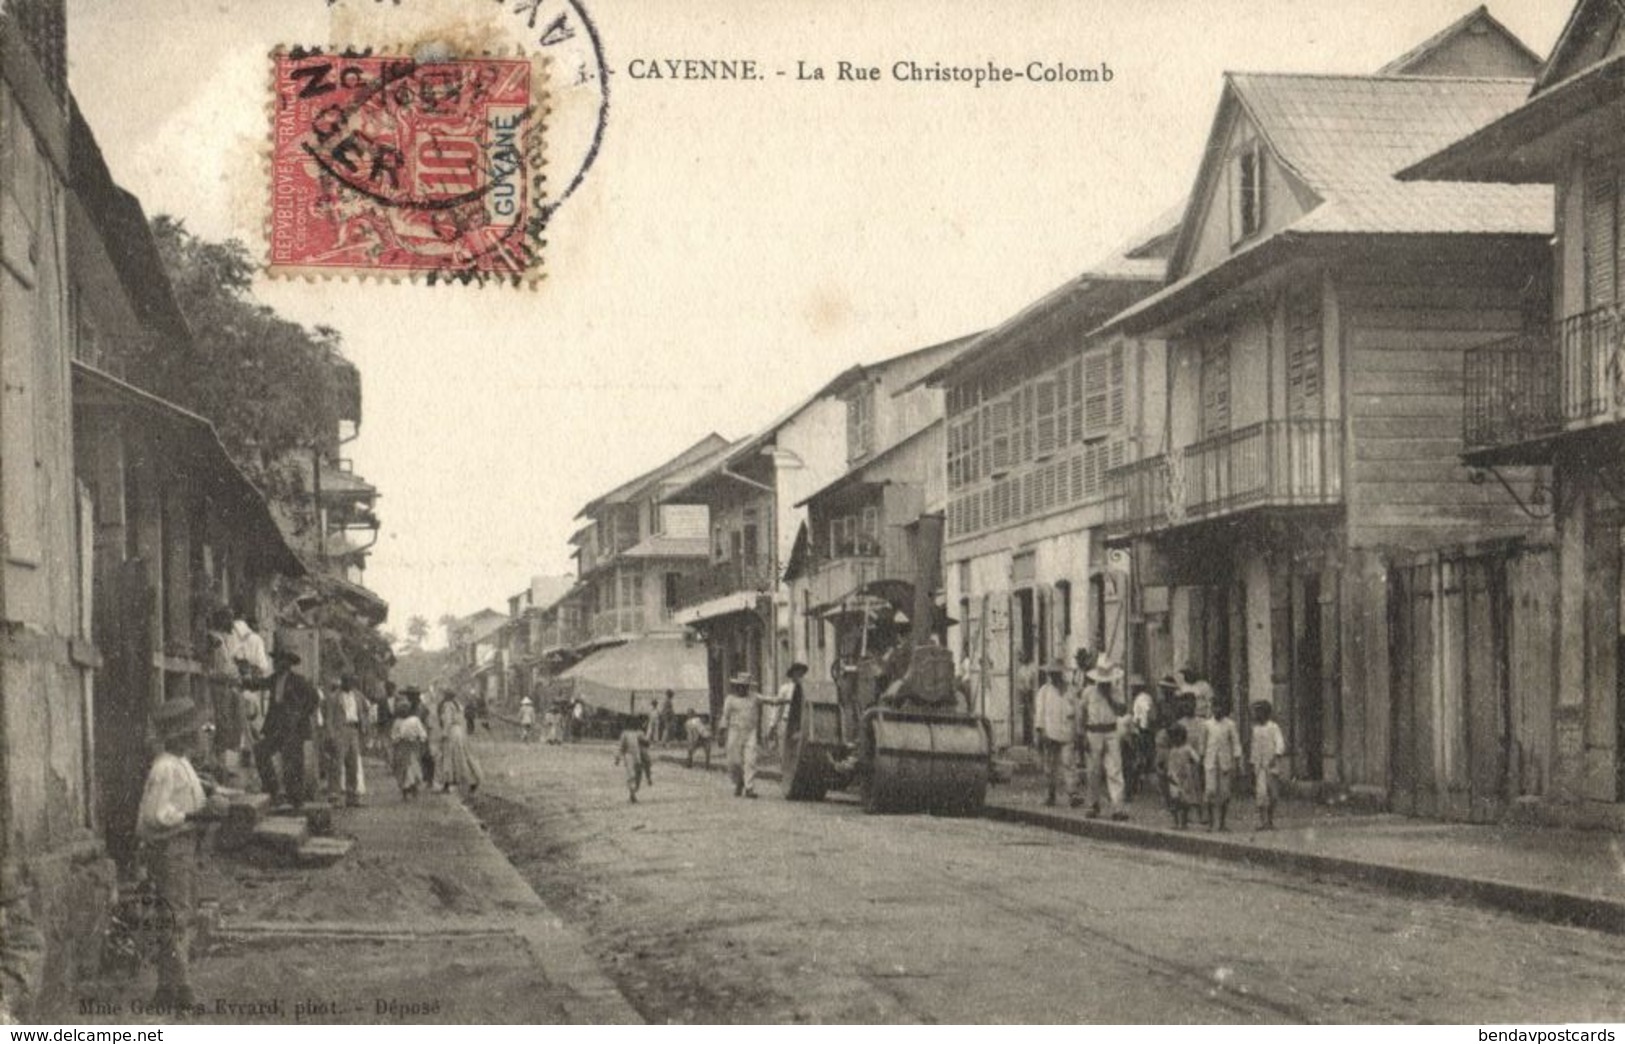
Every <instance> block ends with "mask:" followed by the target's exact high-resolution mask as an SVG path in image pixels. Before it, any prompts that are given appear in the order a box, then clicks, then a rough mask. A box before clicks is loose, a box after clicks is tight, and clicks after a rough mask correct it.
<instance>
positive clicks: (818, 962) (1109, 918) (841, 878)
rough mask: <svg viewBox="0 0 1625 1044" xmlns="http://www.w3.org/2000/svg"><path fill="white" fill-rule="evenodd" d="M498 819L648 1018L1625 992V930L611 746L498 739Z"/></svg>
mask: <svg viewBox="0 0 1625 1044" xmlns="http://www.w3.org/2000/svg"><path fill="white" fill-rule="evenodd" d="M481 754H482V756H483V757H484V758H485V760H486V765H487V768H488V769H489V770H490V776H491V778H490V780H489V782H488V785H487V787H486V788H485V789H484V790H482V792H481V793H480V794H479V795H478V796H477V798H476V799H475V801H474V805H475V808H476V811H477V812H478V813H479V814H480V815H481V816H482V817H483V818H484V819H485V821H486V822H487V824H488V825H489V826H490V827H491V828H492V830H493V833H494V837H495V840H496V841H497V842H498V844H499V846H501V847H502V848H503V849H504V850H505V851H506V852H507V853H508V854H509V856H510V857H511V858H512V859H513V860H514V862H515V863H516V865H517V866H518V868H519V869H520V871H521V872H522V873H523V874H524V875H525V876H526V877H527V878H528V879H529V880H530V881H531V883H532V885H533V886H534V887H535V888H536V889H537V891H538V892H540V893H541V895H542V897H543V899H544V900H545V901H546V902H547V903H548V904H549V906H551V907H552V908H553V909H555V910H556V911H558V912H559V913H560V914H561V915H563V916H564V917H565V918H566V919H567V920H569V921H572V922H574V923H575V924H576V925H577V926H579V927H581V928H583V929H584V930H585V931H586V932H587V933H588V935H589V937H590V940H591V941H590V944H589V945H590V948H591V950H592V953H593V955H594V956H595V957H597V958H598V959H599V960H600V961H601V962H602V963H603V965H604V967H605V969H606V971H608V972H609V974H610V975H611V977H612V978H613V979H614V980H615V981H616V983H617V984H618V985H619V986H620V988H621V989H622V990H623V991H624V992H625V993H626V995H627V996H628V998H629V999H630V1000H631V1001H632V1003H633V1004H634V1006H636V1007H637V1008H638V1009H639V1011H640V1012H641V1013H642V1014H643V1015H644V1017H645V1018H647V1019H649V1020H651V1021H681V1022H712V1021H721V1022H747V1021H767V1022H796V1021H808V1022H1016V1021H1033V1022H1060V1021H1086V1022H1142V1021H1152V1022H1368V1021H1407V1022H1410V1021H1423V1022H1427V1021H1445V1022H1504V1021H1527V1020H1564V1021H1583V1020H1603V1019H1618V1018H1620V1017H1621V1013H1622V1009H1625V1002H1621V1001H1620V999H1619V998H1620V995H1621V994H1620V986H1621V985H1622V984H1625V974H1622V973H1621V972H1620V970H1619V968H1620V965H1619V963H1618V961H1617V957H1616V955H1617V950H1618V942H1619V941H1618V940H1617V939H1616V938H1613V937H1610V936H1606V935H1600V934H1595V933H1591V932H1587V931H1585V930H1581V929H1570V928H1562V927H1556V926H1552V925H1547V924H1538V923H1533V922H1527V921H1523V920H1521V919H1518V918H1515V917H1510V916H1504V915H1498V914H1494V913H1489V912H1486V911H1482V910H1479V909H1476V908H1472V907H1468V906H1464V905H1456V904H1452V903H1444V902H1438V901H1432V900H1414V901H1413V900H1407V899H1404V898H1402V897H1396V896H1392V895H1388V894H1385V893H1379V892H1376V891H1368V890H1364V889H1356V888H1349V887H1345V886H1342V885H1337V884H1332V883H1322V882H1316V881H1311V880H1309V879H1306V878H1298V877H1292V876H1287V875H1281V874H1277V873H1274V872H1265V871H1254V870H1251V869H1248V868H1246V867H1241V866H1236V865H1231V864H1221V863H1211V862H1204V861H1198V860H1193V859H1188V858H1184V857H1178V856H1171V855H1163V854H1160V853H1150V852H1145V851H1140V850H1136V849H1130V848H1120V847H1114V846H1109V845H1103V844H1098V843H1091V842H1088V841H1083V840H1080V839H1076V838H1072V837H1067V836H1063V835H1060V834H1055V833H1050V832H1046V831H1043V830H1040V829H1036V828H1029V827H1020V826H1011V825H1004V824H998V823H992V822H987V821H981V820H969V821H964V820H943V819H933V818H930V817H923V816H921V817H886V818H872V817H867V816H864V815H863V814H862V813H861V812H860V811H859V810H858V809H857V808H856V807H854V806H853V805H851V804H849V803H844V802H839V801H836V800H831V801H830V802H827V803H825V804H821V805H796V804H790V803H787V802H785V801H783V800H782V799H781V798H780V796H779V793H778V787H777V785H776V784H772V783H769V784H767V785H766V786H765V787H764V788H763V799H762V800H759V801H745V800H739V799H735V798H734V797H732V796H731V793H730V792H729V790H728V787H727V784H726V782H725V780H724V779H723V778H722V777H721V776H719V775H715V774H707V773H703V772H700V771H698V770H694V771H687V770H684V769H683V768H681V767H677V766H670V765H665V764H661V763H657V764H656V766H655V770H654V773H655V785H654V786H653V787H652V788H646V789H645V790H644V791H643V793H642V794H641V795H640V802H639V804H637V805H629V804H628V803H627V800H626V792H625V790H624V788H623V785H622V774H621V770H620V769H618V768H615V767H613V766H612V765H611V756H612V755H611V752H610V750H609V749H608V748H607V747H603V746H584V747H564V748H559V747H544V746H529V747H524V746H520V745H518V744H516V743H496V744H485V745H482V747H481Z"/></svg>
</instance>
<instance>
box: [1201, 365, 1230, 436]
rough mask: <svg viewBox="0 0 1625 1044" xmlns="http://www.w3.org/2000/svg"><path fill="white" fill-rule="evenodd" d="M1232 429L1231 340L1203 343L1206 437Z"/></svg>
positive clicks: (1203, 410) (1204, 433) (1204, 422)
mask: <svg viewBox="0 0 1625 1044" xmlns="http://www.w3.org/2000/svg"><path fill="white" fill-rule="evenodd" d="M1229 430H1230V344H1229V342H1228V341H1221V342H1219V343H1217V344H1211V343H1210V344H1205V345H1203V346H1202V438H1204V439H1206V438H1211V437H1213V436H1214V435H1222V434H1224V433H1225V432H1227V431H1229Z"/></svg>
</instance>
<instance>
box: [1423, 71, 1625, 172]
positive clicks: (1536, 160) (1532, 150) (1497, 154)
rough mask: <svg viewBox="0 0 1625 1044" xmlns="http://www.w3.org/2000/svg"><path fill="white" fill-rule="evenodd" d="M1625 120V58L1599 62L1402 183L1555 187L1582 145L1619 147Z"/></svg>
mask: <svg viewBox="0 0 1625 1044" xmlns="http://www.w3.org/2000/svg"><path fill="white" fill-rule="evenodd" d="M1622 116H1625V55H1618V56H1615V57H1613V58H1610V59H1607V60H1606V61H1602V62H1598V63H1597V64H1596V65H1593V66H1591V67H1590V68H1589V69H1586V70H1585V71H1583V72H1580V73H1578V74H1576V75H1574V76H1571V77H1570V78H1569V79H1567V80H1564V81H1563V82H1562V83H1559V84H1557V85H1556V86H1555V87H1550V88H1548V89H1546V90H1544V91H1542V92H1541V93H1539V94H1536V95H1534V96H1533V97H1531V98H1530V99H1529V100H1528V101H1526V102H1524V103H1523V104H1522V105H1520V106H1519V107H1518V108H1516V109H1513V110H1512V111H1511V112H1509V113H1507V114H1506V115H1505V116H1502V117H1501V118H1500V119H1498V120H1496V121H1494V122H1493V123H1488V124H1485V125H1484V126H1483V127H1480V128H1479V129H1478V130H1476V131H1474V132H1473V133H1471V134H1469V135H1467V136H1466V137H1465V138H1462V139H1461V140H1460V141H1457V142H1455V143H1454V144H1452V145H1450V146H1449V147H1447V148H1445V149H1442V150H1440V151H1439V152H1436V153H1434V154H1433V155H1431V156H1429V157H1428V158H1426V159H1424V160H1422V161H1421V162H1420V163H1416V164H1413V165H1411V166H1410V167H1407V168H1406V169H1404V170H1402V171H1400V172H1399V174H1398V175H1396V177H1398V178H1399V180H1401V181H1492V182H1502V183H1508V184H1516V185H1527V184H1553V183H1555V182H1556V180H1557V174H1558V171H1559V170H1560V169H1561V166H1562V163H1563V160H1564V157H1565V155H1566V154H1567V153H1568V152H1569V150H1570V149H1571V148H1573V146H1574V145H1575V144H1577V143H1579V142H1583V141H1587V140H1590V139H1599V140H1601V141H1602V142H1603V143H1604V144H1606V145H1607V146H1608V147H1610V148H1614V147H1617V142H1618V141H1619V127H1620V120H1621V117H1622Z"/></svg>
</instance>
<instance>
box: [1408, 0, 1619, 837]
mask: <svg viewBox="0 0 1625 1044" xmlns="http://www.w3.org/2000/svg"><path fill="white" fill-rule="evenodd" d="M1527 94H1528V96H1527V98H1526V99H1525V100H1524V101H1523V103H1522V104H1521V105H1519V106H1518V107H1516V108H1514V109H1513V110H1512V111H1510V112H1508V113H1506V114H1505V115H1503V116H1502V117H1501V118H1500V119H1497V120H1495V121H1494V122H1492V123H1490V124H1488V125H1487V126H1484V127H1482V128H1479V129H1478V130H1476V131H1474V132H1473V133H1472V134H1470V135H1468V136H1466V137H1465V138H1463V139H1462V140H1460V141H1459V142H1456V143H1454V144H1451V145H1450V146H1449V147H1448V148H1444V149H1443V150H1442V151H1440V152H1439V153H1437V154H1436V155H1434V156H1431V157H1429V158H1427V159H1425V160H1423V161H1422V162H1420V163H1419V164H1417V165H1415V166H1414V167H1412V168H1410V169H1409V170H1407V171H1406V172H1405V174H1404V176H1405V177H1406V178H1408V179H1409V178H1415V179H1420V180H1423V181H1429V182H1437V181H1446V180H1448V181H1463V182H1495V183H1503V184H1508V185H1550V186H1555V190H1556V191H1555V200H1554V204H1553V209H1552V211H1551V214H1552V217H1553V219H1554V222H1555V226H1556V232H1557V236H1556V239H1555V240H1553V247H1552V251H1551V284H1552V288H1551V298H1550V300H1551V313H1550V315H1551V318H1550V320H1549V321H1547V320H1546V312H1545V310H1544V309H1531V310H1530V314H1529V322H1527V323H1526V324H1525V325H1524V326H1523V328H1522V329H1520V330H1517V331H1509V334H1510V335H1509V336H1508V337H1507V338H1506V339H1504V340H1502V341H1499V342H1497V343H1493V344H1487V345H1484V346H1482V347H1480V348H1477V349H1475V350H1474V351H1472V352H1469V353H1468V356H1467V360H1466V367H1465V371H1464V374H1463V385H1464V387H1463V389H1462V392H1463V401H1462V405H1461V410H1462V412H1463V420H1464V424H1465V427H1464V431H1463V438H1464V441H1465V443H1466V446H1465V449H1466V452H1465V454H1464V460H1465V461H1466V463H1467V464H1469V465H1471V466H1473V467H1475V468H1478V469H1481V472H1482V474H1484V475H1485V476H1486V477H1487V479H1489V480H1490V481H1487V482H1486V485H1487V486H1488V487H1489V488H1491V489H1493V490H1503V487H1505V488H1504V490H1503V495H1504V496H1506V497H1508V498H1509V499H1510V498H1516V499H1517V500H1519V501H1521V502H1522V503H1524V504H1526V505H1528V506H1529V507H1530V509H1531V511H1533V512H1534V513H1537V514H1542V515H1548V516H1551V517H1552V518H1553V522H1554V525H1555V534H1556V549H1555V552H1554V553H1553V554H1549V555H1547V556H1546V557H1544V558H1543V559H1542V561H1541V569H1540V570H1539V571H1536V572H1532V573H1531V575H1529V576H1527V577H1523V578H1520V579H1521V580H1522V581H1523V582H1521V583H1519V584H1516V585H1514V586H1512V587H1510V588H1506V589H1502V590H1500V591H1498V592H1497V594H1498V595H1499V596H1500V597H1501V598H1503V599H1504V600H1506V601H1507V602H1509V603H1511V611H1512V612H1513V613H1514V614H1517V613H1519V612H1520V611H1521V610H1522V609H1523V607H1525V606H1529V607H1533V608H1534V609H1536V610H1538V611H1539V612H1540V613H1541V614H1542V617H1541V618H1540V619H1538V620H1536V621H1534V622H1535V624H1536V626H1533V627H1531V628H1530V632H1529V634H1528V635H1527V636H1524V637H1525V640H1522V641H1517V642H1515V643H1514V644H1513V658H1512V662H1511V664H1510V674H1511V677H1512V679H1513V684H1512V686H1511V691H1510V694H1509V702H1508V707H1507V710H1508V713H1510V714H1511V715H1512V716H1513V717H1514V720H1515V722H1516V723H1517V725H1518V727H1519V733H1518V736H1517V743H1516V745H1515V746H1514V748H1513V751H1512V754H1513V756H1514V757H1515V759H1516V764H1517V766H1518V767H1519V768H1520V770H1521V772H1520V782H1521V783H1522V784H1523V788H1522V790H1521V793H1524V794H1528V795H1531V796H1540V797H1544V798H1546V799H1547V800H1545V801H1542V802H1539V803H1538V804H1534V803H1532V805H1533V808H1534V811H1537V812H1539V813H1541V814H1543V815H1546V816H1550V817H1552V818H1558V819H1562V820H1581V821H1584V822H1589V823H1598V822H1601V823H1607V824H1610V825H1612V826H1614V827H1616V828H1617V827H1618V826H1619V825H1620V824H1621V823H1622V822H1625V814H1622V813H1625V612H1622V610H1621V603H1622V600H1625V593H1622V592H1625V566H1622V553H1621V547H1622V546H1625V456H1622V454H1621V450H1622V449H1625V365H1622V363H1625V204H1622V202H1621V200H1622V198H1625V137H1622V136H1621V134H1620V127H1621V121H1622V119H1625V13H1622V11H1621V9H1620V7H1619V6H1618V5H1617V4H1613V3H1607V2H1594V0H1582V2H1580V3H1578V4H1577V5H1576V6H1575V8H1574V10H1573V12H1572V13H1571V15H1570V17H1569V20H1568V22H1567V24H1566V26H1565V28H1564V30H1563V32H1562V35H1561V36H1560V37H1559V39H1558V42H1557V44H1556V46H1555V47H1554V48H1553V50H1552V53H1551V55H1550V57H1549V58H1548V59H1547V60H1546V62H1545V64H1544V65H1543V66H1542V67H1541V69H1540V73H1539V76H1538V77H1537V78H1536V80H1535V83H1534V85H1533V89H1532V90H1531V91H1529V92H1527ZM1529 469H1535V470H1534V472H1533V475H1532V476H1531V475H1530V472H1529ZM1554 559H1555V560H1554ZM1540 624H1544V626H1540Z"/></svg>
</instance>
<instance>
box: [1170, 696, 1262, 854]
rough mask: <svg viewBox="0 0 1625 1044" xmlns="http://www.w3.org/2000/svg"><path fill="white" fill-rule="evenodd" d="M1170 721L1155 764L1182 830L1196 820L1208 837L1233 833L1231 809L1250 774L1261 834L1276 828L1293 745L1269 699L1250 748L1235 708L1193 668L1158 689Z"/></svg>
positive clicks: (1255, 721)
mask: <svg viewBox="0 0 1625 1044" xmlns="http://www.w3.org/2000/svg"><path fill="white" fill-rule="evenodd" d="M1159 686H1160V688H1161V689H1162V691H1163V692H1164V693H1165V700H1164V706H1165V707H1167V708H1168V711H1167V717H1168V718H1169V719H1170V720H1169V721H1168V723H1167V725H1165V726H1164V727H1163V728H1161V729H1160V730H1158V732H1157V734H1156V739H1155V754H1154V762H1153V763H1154V765H1155V768H1156V772H1157V778H1158V780H1159V782H1160V783H1161V786H1162V792H1163V799H1164V802H1165V804H1166V806H1167V808H1168V813H1169V815H1170V816H1171V817H1172V818H1173V822H1174V825H1175V826H1177V827H1178V828H1180V829H1181V830H1183V829H1185V828H1186V827H1188V826H1189V825H1190V815H1191V812H1192V811H1193V810H1194V811H1195V812H1196V816H1197V821H1198V822H1199V823H1201V824H1203V825H1205V826H1206V827H1207V828H1208V829H1209V830H1226V829H1228V828H1229V825H1228V818H1229V808H1230V801H1231V797H1232V795H1233V793H1234V791H1235V788H1236V780H1237V778H1238V777H1239V776H1240V775H1241V774H1242V771H1243V769H1244V768H1246V769H1250V770H1251V776H1252V788H1253V802H1254V805H1255V807H1256V810H1257V820H1256V823H1255V827H1256V829H1260V830H1273V829H1275V805H1276V802H1277V801H1278V800H1279V796H1280V790H1281V779H1282V776H1283V774H1284V772H1285V768H1286V738H1285V736H1284V735H1283V734H1282V732H1281V726H1280V725H1279V724H1278V723H1276V722H1275V721H1274V714H1273V707H1272V706H1271V704H1270V702H1269V701H1268V700H1258V701H1256V702H1254V703H1253V704H1252V706H1251V711H1252V734H1251V737H1250V739H1251V742H1250V743H1248V744H1247V746H1246V747H1245V748H1244V747H1243V746H1242V742H1241V731H1240V729H1239V728H1238V727H1237V725H1236V723H1235V721H1234V720H1233V719H1232V718H1231V714H1232V712H1233V710H1234V705H1233V701H1232V700H1231V699H1230V697H1229V696H1227V695H1225V694H1224V693H1215V692H1214V691H1213V689H1212V686H1210V685H1209V684H1208V683H1207V681H1206V680H1205V679H1203V678H1201V677H1200V676H1199V675H1197V674H1196V672H1194V671H1192V670H1190V669H1188V668H1187V669H1186V670H1184V671H1181V672H1178V673H1175V674H1171V675H1168V676H1166V677H1164V678H1163V679H1162V681H1161V682H1159Z"/></svg>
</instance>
